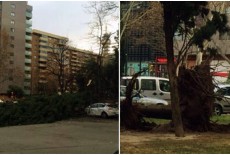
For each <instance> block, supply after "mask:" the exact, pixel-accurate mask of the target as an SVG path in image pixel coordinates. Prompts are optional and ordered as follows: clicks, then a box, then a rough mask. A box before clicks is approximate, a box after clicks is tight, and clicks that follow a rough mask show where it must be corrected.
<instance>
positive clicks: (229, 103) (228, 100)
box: [221, 87, 230, 112]
mask: <svg viewBox="0 0 230 155" xmlns="http://www.w3.org/2000/svg"><path fill="white" fill-rule="evenodd" d="M223 92H224V99H223V100H222V102H221V104H222V105H223V111H224V112H230V87H225V91H223Z"/></svg>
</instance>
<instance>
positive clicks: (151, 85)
mask: <svg viewBox="0 0 230 155" xmlns="http://www.w3.org/2000/svg"><path fill="white" fill-rule="evenodd" d="M131 79H132V76H124V77H122V78H121V85H125V86H127V85H128V83H129V81H130V80H131ZM134 89H135V90H140V91H141V93H142V94H143V95H144V96H147V97H153V98H159V99H164V100H167V101H170V84H169V79H166V78H160V77H152V76H139V77H137V79H136V82H135V85H134Z"/></svg>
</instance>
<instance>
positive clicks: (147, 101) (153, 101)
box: [120, 86, 169, 106]
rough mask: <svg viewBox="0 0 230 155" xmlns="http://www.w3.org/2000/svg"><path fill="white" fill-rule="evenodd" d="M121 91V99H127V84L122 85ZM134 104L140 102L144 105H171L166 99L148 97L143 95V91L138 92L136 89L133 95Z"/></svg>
mask: <svg viewBox="0 0 230 155" xmlns="http://www.w3.org/2000/svg"><path fill="white" fill-rule="evenodd" d="M120 90H121V92H120V101H123V100H125V98H126V97H125V91H126V86H121V89H120ZM132 98H133V99H132V100H133V104H140V105H144V106H151V105H169V103H168V102H167V101H166V100H163V99H158V98H153V97H146V96H144V95H142V94H141V93H139V92H137V91H136V90H133V96H132Z"/></svg>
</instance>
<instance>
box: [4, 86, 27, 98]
mask: <svg viewBox="0 0 230 155" xmlns="http://www.w3.org/2000/svg"><path fill="white" fill-rule="evenodd" d="M12 92H13V95H14V96H15V97H18V98H21V97H23V96H24V94H25V93H24V91H23V90H22V88H21V87H19V86H16V85H9V88H8V90H7V94H8V95H9V96H11V95H12Z"/></svg>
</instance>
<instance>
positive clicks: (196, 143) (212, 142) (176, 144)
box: [121, 133, 230, 154]
mask: <svg viewBox="0 0 230 155" xmlns="http://www.w3.org/2000/svg"><path fill="white" fill-rule="evenodd" d="M153 134H154V133H153ZM153 137H154V136H153ZM161 137H164V134H162V135H161ZM122 138H123V137H122V136H121V139H122ZM229 139H230V134H226V135H225V134H213V133H205V134H200V135H197V136H196V138H194V139H185V140H184V139H183V138H181V139H170V138H167V137H166V138H165V139H162V138H157V137H155V138H152V139H151V140H149V141H146V140H145V141H140V142H139V143H130V142H128V143H127V142H122V140H121V153H125V154H127V153H130V154H131V153H135V154H140V153H141V154H146V153H147V154H158V153H160V154H164V153H167V154H199V153H201V154H221V153H223V154H227V153H229V152H230V150H229V142H230V140H229Z"/></svg>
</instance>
